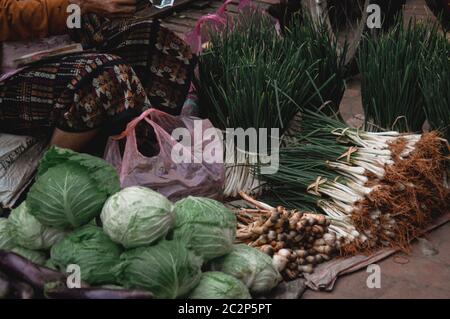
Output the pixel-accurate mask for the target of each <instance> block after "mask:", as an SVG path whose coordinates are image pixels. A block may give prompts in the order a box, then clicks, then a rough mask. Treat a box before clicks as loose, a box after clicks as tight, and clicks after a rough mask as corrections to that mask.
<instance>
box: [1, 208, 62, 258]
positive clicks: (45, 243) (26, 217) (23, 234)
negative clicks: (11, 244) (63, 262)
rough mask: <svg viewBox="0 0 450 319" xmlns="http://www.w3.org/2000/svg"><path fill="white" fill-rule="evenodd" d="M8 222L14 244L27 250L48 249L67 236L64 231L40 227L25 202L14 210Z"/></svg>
mask: <svg viewBox="0 0 450 319" xmlns="http://www.w3.org/2000/svg"><path fill="white" fill-rule="evenodd" d="M8 220H9V224H10V232H11V234H10V235H11V237H12V238H14V241H15V244H16V245H18V246H20V247H23V248H27V249H34V250H39V249H42V250H45V249H49V248H50V247H52V246H53V245H54V244H56V243H57V242H58V241H60V240H61V239H62V238H63V237H64V236H65V235H66V234H67V232H66V231H64V230H61V229H57V228H52V227H47V226H44V225H42V224H41V223H40V222H39V221H38V220H37V219H36V218H35V217H34V216H33V215H32V214H31V213H30V211H29V208H28V205H27V203H26V202H23V203H22V204H21V205H20V206H19V207H17V208H16V209H14V210H13V211H12V212H11V214H10V215H9V218H8Z"/></svg>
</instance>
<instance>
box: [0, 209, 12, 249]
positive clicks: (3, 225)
mask: <svg viewBox="0 0 450 319" xmlns="http://www.w3.org/2000/svg"><path fill="white" fill-rule="evenodd" d="M13 247H14V238H13V237H12V236H11V225H10V223H9V220H8V219H7V218H4V217H0V249H5V250H8V249H11V248H13Z"/></svg>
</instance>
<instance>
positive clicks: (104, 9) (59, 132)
mask: <svg viewBox="0 0 450 319" xmlns="http://www.w3.org/2000/svg"><path fill="white" fill-rule="evenodd" d="M70 4H77V5H79V6H80V8H81V11H82V19H81V23H82V26H81V29H68V28H67V21H66V20H67V17H68V15H69V13H67V6H68V5H70ZM135 11H136V0H0V41H1V42H4V41H16V40H29V39H36V38H38V37H39V38H42V37H47V36H51V35H60V34H69V35H70V36H71V37H72V39H73V40H74V41H76V42H79V43H81V44H82V45H83V48H84V51H83V52H82V53H74V54H69V55H66V56H64V57H60V58H55V59H52V60H49V61H46V62H41V63H38V64H33V65H32V66H29V67H27V68H26V69H24V70H22V71H20V72H19V73H17V74H15V75H13V76H11V77H8V78H7V79H6V80H3V81H0V133H9V134H16V135H30V136H36V137H38V136H48V137H49V138H50V143H51V144H52V145H57V146H59V147H65V148H70V149H73V150H75V151H82V150H83V149H85V148H86V146H88V144H89V142H90V141H91V140H92V139H93V138H94V137H95V136H96V135H97V134H98V132H99V130H101V129H108V130H109V131H110V132H111V134H116V133H119V132H120V130H122V129H124V127H125V125H126V123H127V122H128V121H130V120H131V119H132V118H134V117H136V116H138V115H139V114H140V113H141V112H142V111H144V110H145V109H148V108H150V107H155V108H158V109H161V110H163V111H165V112H168V113H171V114H178V113H179V112H180V111H181V107H182V105H183V102H184V100H185V98H186V95H187V92H188V90H189V87H190V84H191V79H192V76H193V69H194V67H195V63H196V57H195V56H194V55H193V54H192V52H191V50H190V48H189V46H188V45H187V44H186V43H184V42H183V41H182V40H181V39H180V38H178V37H177V36H176V35H175V34H174V33H173V32H172V31H169V30H167V29H165V28H163V27H161V26H160V25H159V23H158V21H157V20H151V19H148V18H135V17H133V15H134V13H135ZM0 58H1V55H0Z"/></svg>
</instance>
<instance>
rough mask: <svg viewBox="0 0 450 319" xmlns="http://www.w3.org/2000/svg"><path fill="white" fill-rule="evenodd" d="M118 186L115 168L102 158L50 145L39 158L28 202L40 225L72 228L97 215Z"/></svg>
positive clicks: (118, 188)
mask: <svg viewBox="0 0 450 319" xmlns="http://www.w3.org/2000/svg"><path fill="white" fill-rule="evenodd" d="M119 190H120V183H119V178H118V176H117V173H116V171H115V170H114V168H113V167H111V166H109V165H108V164H107V163H106V162H105V161H103V160H102V159H100V158H97V157H94V156H91V155H88V154H79V153H75V152H73V151H70V150H67V149H60V148H57V147H52V148H51V149H50V150H49V151H47V152H46V153H45V155H44V157H43V159H42V160H41V163H40V165H39V169H38V172H37V176H36V182H35V183H34V184H33V186H32V187H31V189H30V192H29V193H28V196H27V205H28V207H29V209H30V213H31V214H32V215H33V216H34V217H36V219H37V220H39V221H40V222H41V223H42V224H43V225H46V226H49V227H55V228H61V229H74V228H77V227H80V226H82V225H85V224H87V223H88V222H90V221H91V220H92V219H93V218H94V217H96V216H98V214H99V213H100V211H101V209H102V207H103V204H104V203H105V201H106V199H107V198H108V197H109V196H110V195H112V194H114V193H116V192H118V191H119Z"/></svg>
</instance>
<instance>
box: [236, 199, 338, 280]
mask: <svg viewBox="0 0 450 319" xmlns="http://www.w3.org/2000/svg"><path fill="white" fill-rule="evenodd" d="M241 196H242V197H243V198H244V199H245V200H246V201H247V202H249V203H251V204H253V205H255V206H256V207H257V208H256V209H245V208H243V209H240V210H239V211H238V212H237V219H238V230H237V240H238V242H241V243H246V244H248V245H249V246H252V247H255V248H257V249H260V250H261V251H263V252H264V253H266V254H268V255H270V256H272V257H273V263H274V266H275V267H276V268H277V269H278V271H280V273H281V274H282V275H283V277H284V278H285V280H293V279H295V278H298V277H299V276H301V275H302V274H303V273H312V272H313V270H314V267H315V265H317V264H320V263H322V262H324V261H328V260H330V259H331V258H332V257H333V253H334V252H335V251H336V250H337V249H338V248H339V242H338V241H337V240H336V235H335V233H333V232H329V230H328V225H329V221H328V220H327V218H326V217H325V216H324V215H316V214H309V213H303V212H299V211H295V210H287V209H285V208H283V207H281V206H279V207H277V208H273V207H270V206H268V205H266V204H264V203H262V202H258V201H256V200H254V199H253V198H251V197H249V196H248V195H246V194H244V193H241Z"/></svg>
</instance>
